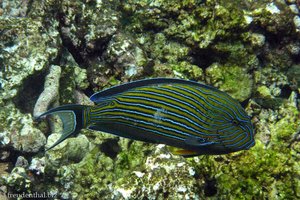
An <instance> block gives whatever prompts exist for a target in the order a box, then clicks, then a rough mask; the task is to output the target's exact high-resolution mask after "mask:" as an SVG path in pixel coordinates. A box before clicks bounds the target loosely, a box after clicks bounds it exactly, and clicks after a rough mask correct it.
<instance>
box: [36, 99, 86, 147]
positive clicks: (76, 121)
mask: <svg viewBox="0 0 300 200" xmlns="http://www.w3.org/2000/svg"><path fill="white" fill-rule="evenodd" d="M87 108H88V106H84V105H76V104H71V105H64V106H59V107H56V108H52V109H50V110H48V111H47V112H45V113H43V114H41V115H40V116H39V117H37V118H36V120H40V119H41V118H43V117H46V116H47V115H53V114H55V115H58V116H59V117H60V119H61V121H62V123H63V130H62V134H61V137H60V138H59V139H58V140H57V141H56V142H55V143H54V144H53V145H52V146H50V147H49V148H48V149H46V151H48V150H50V149H52V148H54V147H55V146H56V145H58V144H60V143H61V142H63V141H64V140H65V139H67V138H68V137H70V136H73V135H76V134H78V133H79V132H80V130H81V129H82V128H85V127H86V121H87V117H86V113H87Z"/></svg>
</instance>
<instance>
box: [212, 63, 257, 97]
mask: <svg viewBox="0 0 300 200" xmlns="http://www.w3.org/2000/svg"><path fill="white" fill-rule="evenodd" d="M206 81H207V82H208V83H209V84H211V85H213V86H215V87H217V88H219V89H220V90H222V91H224V92H227V93H229V94H230V95H231V96H232V97H233V98H235V99H237V100H238V101H244V100H246V99H248V98H249V97H250V95H251V93H252V87H253V80H252V78H251V76H250V75H249V74H248V73H247V72H246V70H244V69H243V68H241V67H238V66H230V67H229V66H221V65H220V64H218V63H214V64H212V65H211V66H210V67H209V68H207V69H206ZM236 83H239V84H236Z"/></svg>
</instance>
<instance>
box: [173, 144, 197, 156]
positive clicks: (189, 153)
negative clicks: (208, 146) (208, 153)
mask: <svg viewBox="0 0 300 200" xmlns="http://www.w3.org/2000/svg"><path fill="white" fill-rule="evenodd" d="M168 149H169V151H170V152H171V153H172V154H173V155H180V156H183V157H192V156H198V155H201V153H200V152H197V151H193V150H189V149H182V148H178V147H172V146H168Z"/></svg>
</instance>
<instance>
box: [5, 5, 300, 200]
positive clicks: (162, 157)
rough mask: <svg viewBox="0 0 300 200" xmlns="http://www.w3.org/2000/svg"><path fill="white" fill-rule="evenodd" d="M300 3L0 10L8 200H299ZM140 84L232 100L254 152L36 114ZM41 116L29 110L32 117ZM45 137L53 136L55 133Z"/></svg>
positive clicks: (85, 6) (30, 6)
mask: <svg viewBox="0 0 300 200" xmlns="http://www.w3.org/2000/svg"><path fill="white" fill-rule="evenodd" d="M299 6H300V5H299V1H295V0H286V1H279V0H278V1H272V2H270V1H250V0H245V1H234V0H226V1H218V0H207V1H195V0H183V1H179V0H175V1H161V0H153V1H148V0H141V1H133V0H128V1H114V0H111V1H96V0H74V1H66V0H63V1H58V0H45V1H25V0H24V1H15V0H11V1H8V0H3V1H2V5H0V161H1V162H0V198H1V199H2V198H3V199H5V198H7V195H8V194H22V193H23V192H25V193H35V192H37V193H43V192H47V193H48V194H49V195H51V196H52V197H55V198H57V199H99V198H100V197H101V198H103V199H143V198H146V199H296V198H300V181H299V175H300V166H299V163H300V162H299V160H300V154H299V152H300V117H299V116H300V106H299V105H300V95H299V93H300V79H299V77H300V76H299V74H300V67H299V66H300V64H299V62H300V59H299V57H300V39H299V38H300V25H299ZM146 77H177V78H184V79H190V80H195V81H201V82H204V83H206V84H209V85H212V86H215V87H217V88H219V89H220V90H222V91H225V92H227V93H228V94H229V95H231V96H232V97H234V98H236V99H237V100H238V101H240V102H241V103H242V105H243V106H244V107H245V108H246V111H247V113H248V114H249V115H250V116H251V118H252V122H253V124H254V127H255V132H256V134H255V140H256V145H255V146H254V147H253V148H251V149H250V150H248V151H240V152H236V153H232V154H229V155H219V156H198V157H193V158H183V157H180V156H174V155H172V154H171V153H170V152H169V151H168V149H167V147H166V146H165V145H154V144H148V143H143V142H138V141H132V140H129V139H124V138H118V137H115V136H113V135H109V134H105V133H101V132H94V131H90V130H82V131H81V132H80V134H79V135H78V136H76V137H74V138H69V139H67V140H65V141H64V142H62V143H61V144H60V145H58V146H56V147H55V148H54V149H52V150H51V151H47V152H44V151H42V150H43V149H44V148H47V147H49V146H51V144H53V142H54V141H56V140H57V138H59V137H60V134H59V133H60V131H61V122H60V120H59V119H58V118H55V117H51V118H49V119H48V120H44V121H42V122H34V121H33V119H34V116H35V117H36V116H38V115H39V114H40V113H42V112H44V111H45V110H47V109H48V108H49V107H53V106H57V105H58V104H70V103H80V104H85V105H93V103H92V102H90V101H89V99H88V96H90V95H91V94H93V93H94V92H95V91H98V90H101V89H103V88H107V87H110V86H113V85H117V84H119V83H123V82H128V81H131V80H135V79H139V78H146ZM32 113H33V114H32ZM49 133H52V134H50V135H49Z"/></svg>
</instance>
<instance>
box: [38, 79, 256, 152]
mask: <svg viewBox="0 0 300 200" xmlns="http://www.w3.org/2000/svg"><path fill="white" fill-rule="evenodd" d="M90 100H91V101H93V102H94V103H95V106H86V105H78V104H67V105H62V106H59V107H56V108H52V109H50V110H48V111H46V112H45V113H43V114H41V115H40V116H39V117H38V118H37V120H40V119H42V118H45V117H46V116H47V115H52V114H56V115H58V116H59V117H60V118H61V120H62V123H63V130H62V134H61V137H60V138H59V139H58V140H57V141H56V142H55V143H54V144H53V145H52V146H51V147H50V148H48V149H47V150H50V149H52V148H54V147H55V146H56V145H58V144H59V143H61V142H62V141H64V140H65V139H66V138H68V137H70V136H76V135H77V134H78V133H79V132H80V130H81V129H84V128H87V129H90V130H94V131H102V132H105V133H109V134H113V135H116V136H120V137H123V138H128V139H133V140H138V141H142V142H148V143H155V144H165V145H167V146H169V149H170V151H171V152H172V153H173V154H175V155H181V156H184V157H192V156H198V155H221V154H228V153H231V152H236V151H240V150H248V149H250V148H251V147H253V146H254V145H255V140H254V132H253V125H252V123H251V118H250V117H249V116H248V115H247V113H246V112H245V110H244V109H243V107H242V106H241V105H240V103H239V102H238V101H237V100H235V99H233V98H232V97H231V96H230V95H228V94H226V93H225V92H222V91H220V90H218V89H216V88H214V87H212V86H209V85H205V84H202V83H198V82H195V81H190V80H183V79H176V78H150V79H143V80H137V81H133V82H129V83H125V84H122V85H118V86H113V87H111V88H109V89H105V90H103V91H100V92H98V93H95V94H93V95H92V96H91V97H90Z"/></svg>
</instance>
